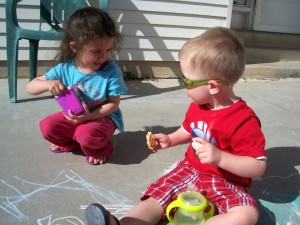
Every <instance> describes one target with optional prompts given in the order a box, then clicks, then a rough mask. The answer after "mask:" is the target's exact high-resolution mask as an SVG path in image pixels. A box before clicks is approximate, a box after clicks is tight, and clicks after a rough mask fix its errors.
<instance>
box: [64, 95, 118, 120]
mask: <svg viewBox="0 0 300 225" xmlns="http://www.w3.org/2000/svg"><path fill="white" fill-rule="evenodd" d="M120 100H121V97H120V96H109V97H108V98H107V102H106V103H105V104H103V105H101V106H100V107H98V108H96V109H94V110H93V111H91V112H90V111H89V109H88V106H87V105H86V104H85V103H84V102H82V106H83V108H84V112H83V113H82V114H81V115H78V116H76V115H73V114H72V112H69V114H70V116H67V115H65V117H66V119H68V120H71V121H73V122H74V123H82V122H84V121H90V120H96V119H99V118H102V117H105V116H107V115H109V114H111V113H113V112H114V111H115V110H116V109H117V108H118V107H119V105H120Z"/></svg>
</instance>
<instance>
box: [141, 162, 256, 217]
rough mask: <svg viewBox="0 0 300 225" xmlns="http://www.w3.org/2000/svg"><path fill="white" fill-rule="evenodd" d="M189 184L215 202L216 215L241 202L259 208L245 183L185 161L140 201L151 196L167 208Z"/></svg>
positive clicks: (158, 181) (149, 190) (160, 180)
mask: <svg viewBox="0 0 300 225" xmlns="http://www.w3.org/2000/svg"><path fill="white" fill-rule="evenodd" d="M190 184H194V185H195V186H196V189H197V191H199V192H200V193H202V194H203V195H205V196H206V198H208V199H209V200H210V201H211V202H212V203H213V205H214V206H215V209H216V214H218V213H220V214H222V213H226V212H227V211H228V210H229V209H230V208H232V207H234V206H242V205H248V206H254V207H255V208H256V209H258V206H257V203H256V201H255V199H254V198H253V197H252V196H251V195H249V194H248V192H247V189H246V188H244V187H243V186H242V185H240V184H238V183H235V182H231V181H228V180H226V179H224V178H222V177H217V176H208V175H204V174H201V173H200V172H199V171H198V170H197V169H195V168H194V167H192V166H191V165H190V164H189V163H188V162H187V161H185V160H182V161H180V162H178V164H177V166H176V167H175V168H174V169H173V170H171V171H170V172H169V173H167V174H166V175H164V176H162V177H161V178H159V179H158V180H157V181H156V182H155V183H153V184H151V185H149V186H148V189H147V190H146V192H145V193H144V195H143V196H142V197H141V200H145V199H147V198H149V197H152V198H154V199H156V200H157V201H158V202H159V203H160V204H161V205H162V207H163V208H164V210H166V208H167V206H168V205H169V204H170V203H171V202H172V201H173V200H175V199H176V198H177V196H178V195H179V194H180V193H181V192H183V191H185V190H186V189H187V187H188V186H189V185H190Z"/></svg>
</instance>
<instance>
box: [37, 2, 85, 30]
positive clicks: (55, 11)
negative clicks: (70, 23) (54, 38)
mask: <svg viewBox="0 0 300 225" xmlns="http://www.w3.org/2000/svg"><path fill="white" fill-rule="evenodd" d="M86 6H87V4H86V1H85V0H72V1H71V0H40V29H41V26H42V24H44V23H46V24H48V25H49V26H50V27H51V29H53V30H56V31H61V30H62V29H63V23H64V21H66V19H67V18H69V17H70V16H71V14H72V13H73V12H74V11H76V10H77V9H80V8H84V7H86Z"/></svg>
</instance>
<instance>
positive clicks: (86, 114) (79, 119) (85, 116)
mask: <svg viewBox="0 0 300 225" xmlns="http://www.w3.org/2000/svg"><path fill="white" fill-rule="evenodd" d="M82 107H83V110H84V111H83V113H82V114H80V115H74V114H73V113H72V112H71V110H69V112H68V114H69V115H67V114H65V113H64V116H65V118H66V119H67V120H69V121H72V122H73V123H83V122H84V121H87V120H91V118H92V114H91V113H90V110H89V108H88V106H87V105H86V104H85V102H82Z"/></svg>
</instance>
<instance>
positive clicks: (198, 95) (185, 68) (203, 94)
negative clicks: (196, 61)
mask: <svg viewBox="0 0 300 225" xmlns="http://www.w3.org/2000/svg"><path fill="white" fill-rule="evenodd" d="M180 67H181V71H182V73H183V74H184V76H185V77H186V78H187V79H189V80H206V79H208V77H205V76H204V75H203V73H202V72H201V71H200V69H199V68H194V67H193V66H192V65H191V64H190V61H189V60H188V59H185V60H181V61H180ZM186 89H187V93H188V96H189V97H190V98H191V99H192V100H193V101H194V102H195V103H197V104H199V105H202V104H207V103H209V102H210V100H211V94H210V91H209V90H210V85H209V82H207V83H203V84H201V85H194V86H193V85H192V86H189V87H187V88H186Z"/></svg>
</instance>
